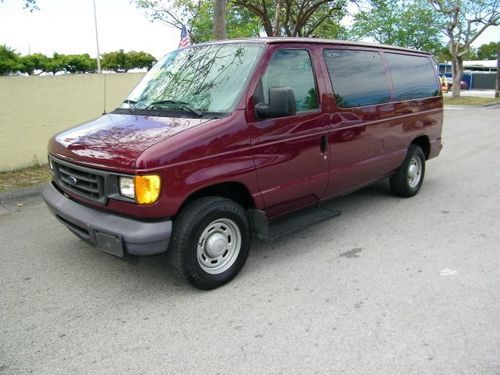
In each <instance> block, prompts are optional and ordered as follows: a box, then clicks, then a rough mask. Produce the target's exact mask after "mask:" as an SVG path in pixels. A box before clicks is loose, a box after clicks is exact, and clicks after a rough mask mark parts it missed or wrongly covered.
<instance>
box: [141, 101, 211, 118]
mask: <svg viewBox="0 0 500 375" xmlns="http://www.w3.org/2000/svg"><path fill="white" fill-rule="evenodd" d="M163 104H173V105H176V106H178V107H179V108H181V109H183V110H186V111H188V112H191V113H193V114H195V115H196V116H198V117H202V116H203V112H201V111H199V110H197V109H194V108H192V107H190V106H189V103H186V102H181V101H179V100H172V99H166V100H159V101H157V102H153V103H150V104H149V105H148V106H147V107H146V109H150V108H151V107H155V106H157V105H163Z"/></svg>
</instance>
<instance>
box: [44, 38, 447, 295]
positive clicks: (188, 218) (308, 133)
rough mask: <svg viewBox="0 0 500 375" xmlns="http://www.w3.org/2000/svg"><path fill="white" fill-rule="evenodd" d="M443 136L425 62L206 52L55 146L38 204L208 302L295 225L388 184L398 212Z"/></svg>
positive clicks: (339, 45) (337, 52)
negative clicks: (145, 260)
mask: <svg viewBox="0 0 500 375" xmlns="http://www.w3.org/2000/svg"><path fill="white" fill-rule="evenodd" d="M442 121H443V99H442V96H441V92H440V83H439V80H438V76H437V72H436V71H435V67H434V62H433V60H432V58H431V57H430V55H428V54H427V53H422V52H418V51H414V50H409V49H403V48H398V47H391V46H377V45H372V44H362V43H351V42H343V41H331V40H320V39H301V38H271V39H265V38H258V39H247V40H230V41H220V42H213V43H206V44H199V45H195V46H190V47H188V48H184V49H180V50H177V51H174V52H172V53H169V54H168V55H166V56H165V57H164V58H163V59H161V61H159V62H158V64H157V65H156V66H155V67H153V69H152V70H151V71H150V72H149V73H148V74H147V75H146V76H145V77H144V79H143V80H142V81H141V82H140V83H139V84H138V86H137V87H136V88H135V89H134V90H133V91H132V93H131V94H130V95H129V96H128V98H127V99H126V100H125V101H124V103H123V104H122V105H121V106H120V107H119V108H117V109H115V110H114V111H113V112H111V113H109V114H105V115H103V116H101V117H99V118H97V119H95V120H93V121H90V122H88V123H86V124H83V125H80V126H76V127H74V128H71V129H69V130H66V131H64V132H62V133H60V134H57V135H55V136H54V137H53V138H52V139H51V140H50V141H49V145H48V151H49V164H50V169H51V171H52V173H53V181H52V184H51V185H50V186H49V187H48V188H47V189H46V190H45V191H44V193H43V195H44V198H45V201H46V202H47V205H48V206H49V208H50V209H51V211H52V212H53V213H54V215H55V216H56V217H57V218H58V219H59V221H60V222H61V223H63V224H64V225H65V226H66V227H67V228H68V229H69V230H70V231H71V232H73V233H74V234H75V235H77V236H78V237H80V238H81V239H83V240H85V241H87V242H89V243H91V244H92V245H94V246H96V247H97V248H98V249H100V250H103V251H105V252H108V253H110V254H113V255H116V256H118V257H125V256H146V255H153V254H161V253H165V252H167V254H168V255H169V257H170V260H171V264H172V267H173V270H174V271H175V272H176V273H177V274H178V275H179V276H180V277H181V278H183V279H185V280H186V281H187V282H189V283H190V284H191V285H193V286H194V287H197V288H201V289H212V288H216V287H218V286H221V285H223V284H224V283H227V282H228V281H230V280H231V279H232V278H233V277H235V276H236V275H237V274H238V272H239V271H240V269H241V268H242V267H243V265H244V263H245V261H246V259H247V256H248V252H249V248H250V242H251V239H252V238H260V239H263V240H270V239H272V238H273V236H274V234H276V233H277V232H279V230H285V229H286V228H287V226H286V225H285V226H283V225H282V224H283V223H284V222H286V220H289V218H293V217H296V216H290V215H289V214H291V213H295V215H299V214H300V213H301V212H303V211H302V209H304V208H308V207H313V210H315V208H314V207H318V206H320V204H321V203H322V202H325V201H328V200H331V199H333V198H336V197H338V196H341V195H344V194H346V193H348V192H351V191H354V190H357V189H360V188H362V187H364V186H367V185H369V184H371V183H373V182H375V181H378V180H380V179H383V178H387V177H388V178H389V179H390V185H391V188H392V191H393V192H394V194H396V195H397V196H400V197H411V196H414V195H415V194H417V192H418V191H419V190H420V188H421V186H422V183H423V180H424V174H425V165H426V161H427V160H428V159H431V158H434V157H436V156H437V155H438V154H439V153H440V150H441V147H442V146H441V128H442ZM317 210H321V208H317ZM313 216H314V215H313ZM327 216H328V215H327ZM307 220H308V219H307V217H305V218H304V221H303V222H306V221H307ZM312 221H314V220H312ZM303 222H302V223H303ZM301 225H302V224H301ZM283 228H285V229H283ZM288 230H290V226H288Z"/></svg>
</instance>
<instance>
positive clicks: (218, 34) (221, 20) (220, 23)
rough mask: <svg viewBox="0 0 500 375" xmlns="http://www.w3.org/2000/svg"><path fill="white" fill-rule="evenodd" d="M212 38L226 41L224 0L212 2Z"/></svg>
mask: <svg viewBox="0 0 500 375" xmlns="http://www.w3.org/2000/svg"><path fill="white" fill-rule="evenodd" d="M214 1H215V12H214V38H215V40H221V39H226V0H214Z"/></svg>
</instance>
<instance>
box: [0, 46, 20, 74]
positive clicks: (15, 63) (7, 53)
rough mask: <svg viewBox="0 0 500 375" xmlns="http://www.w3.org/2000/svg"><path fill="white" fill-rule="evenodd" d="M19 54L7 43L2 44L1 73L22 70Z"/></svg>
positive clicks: (0, 53)
mask: <svg viewBox="0 0 500 375" xmlns="http://www.w3.org/2000/svg"><path fill="white" fill-rule="evenodd" d="M19 58H20V57H19V54H17V53H16V51H14V50H13V49H11V48H9V47H7V46H6V45H5V44H4V45H0V75H6V74H9V73H16V72H18V71H20V70H21V68H22V65H21V63H20V61H19Z"/></svg>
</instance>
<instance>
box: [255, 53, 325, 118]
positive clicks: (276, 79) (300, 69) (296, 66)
mask: <svg viewBox="0 0 500 375" xmlns="http://www.w3.org/2000/svg"><path fill="white" fill-rule="evenodd" d="M314 82H315V81H314V73H313V69H312V65H311V58H310V57H309V53H307V51H305V50H298V49H282V50H278V51H276V52H274V53H273V55H272V57H271V60H270V61H269V65H268V66H267V69H266V72H265V73H264V75H263V76H262V79H261V81H260V83H259V85H258V87H257V89H256V91H255V101H256V102H260V101H264V102H265V103H266V104H269V89H270V88H271V87H290V88H291V89H292V90H293V93H294V95H295V103H296V106H297V111H307V110H311V109H316V108H318V100H317V95H316V85H315V83H314Z"/></svg>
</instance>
